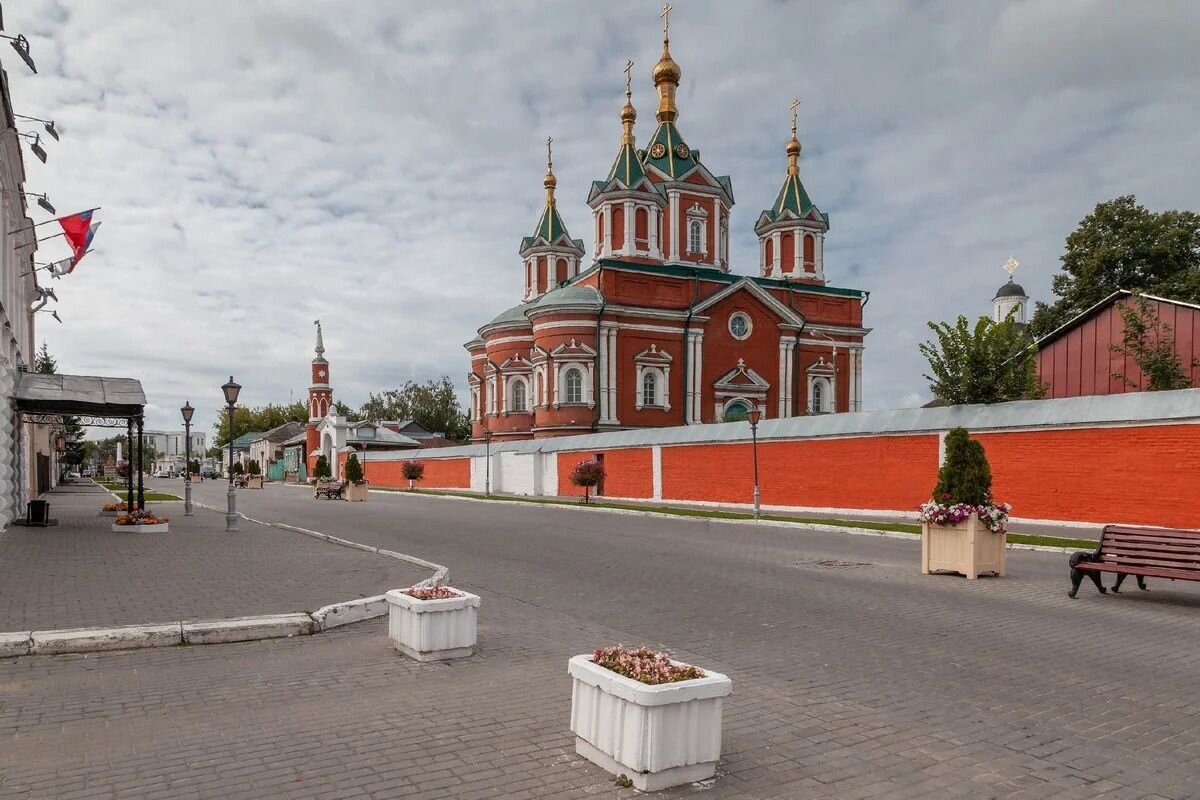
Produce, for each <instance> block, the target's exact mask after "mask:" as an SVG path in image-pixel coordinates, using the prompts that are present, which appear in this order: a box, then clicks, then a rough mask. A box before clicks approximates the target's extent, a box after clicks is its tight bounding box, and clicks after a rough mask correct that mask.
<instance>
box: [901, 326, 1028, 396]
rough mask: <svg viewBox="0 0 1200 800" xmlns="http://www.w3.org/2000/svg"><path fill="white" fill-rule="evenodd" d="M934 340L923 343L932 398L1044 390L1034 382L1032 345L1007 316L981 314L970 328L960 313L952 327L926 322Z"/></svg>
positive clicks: (1003, 394)
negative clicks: (994, 317)
mask: <svg viewBox="0 0 1200 800" xmlns="http://www.w3.org/2000/svg"><path fill="white" fill-rule="evenodd" d="M929 329H930V330H932V331H933V332H934V334H935V335H936V336H937V341H936V342H923V343H922V344H921V345H920V350H921V354H922V355H923V356H925V358H926V359H927V360H928V361H929V373H927V374H925V376H924V377H925V378H926V379H927V380H928V381H929V388H930V389H931V390H932V391H933V395H934V397H938V398H940V399H942V400H944V401H945V402H947V403H949V404H950V405H961V404H964V403H1003V402H1007V401H1009V400H1027V399H1032V398H1038V397H1041V396H1043V395H1044V394H1045V387H1044V386H1042V385H1041V384H1040V383H1039V382H1038V378H1037V364H1036V361H1035V359H1034V354H1035V350H1034V349H1033V347H1032V345H1031V343H1030V342H1029V340H1028V338H1027V337H1026V336H1025V335H1024V333H1023V332H1022V331H1021V330H1020V329H1019V328H1018V327H1017V324H1016V323H1015V322H1014V321H1013V320H1012V318H1011V317H1009V318H1008V319H1006V320H1005V321H1004V322H993V321H992V320H991V319H989V318H988V317H980V318H979V321H978V322H976V323H975V325H974V327H971V326H970V323H969V322H968V321H967V318H966V317H964V316H961V315H960V316H959V317H958V321H957V322H956V323H955V324H954V325H953V326H951V325H950V324H949V323H947V322H930V323H929Z"/></svg>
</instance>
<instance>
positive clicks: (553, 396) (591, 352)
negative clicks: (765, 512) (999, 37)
mask: <svg viewBox="0 0 1200 800" xmlns="http://www.w3.org/2000/svg"><path fill="white" fill-rule="evenodd" d="M669 44H670V41H669V37H668V35H667V32H666V28H665V26H664V36H663V52H662V58H660V59H659V61H658V63H657V64H655V66H654V73H653V77H654V86H655V88H656V90H657V92H658V110H657V113H656V114H655V120H656V123H657V124H656V126H655V129H654V133H653V134H652V135H651V136H650V140H649V143H648V144H647V146H646V147H645V148H639V147H638V146H637V143H636V139H635V137H634V123H635V121H636V120H637V112H636V111H635V110H634V108H633V103H632V98H631V91H630V88H629V69H628V66H627V68H626V80H625V105H624V107H623V108H622V109H621V127H622V132H621V137H620V144H619V146H618V148H617V156H616V159H615V161H614V162H613V165H612V168H611V169H610V170H609V172H608V176H607V177H606V178H605V179H604V180H600V181H595V182H593V183H592V186H591V190H590V191H589V192H588V205H589V206H590V207H591V208H592V217H593V221H594V224H593V228H594V240H593V241H594V244H593V258H592V262H591V264H590V265H588V266H585V264H584V261H583V259H584V243H583V241H582V240H580V239H572V238H571V236H570V234H568V233H567V229H566V226H565V225H564V224H563V221H562V218H561V217H560V216H559V213H558V209H557V208H556V206H555V198H554V191H555V188H556V186H557V180H556V179H555V177H554V170H553V163H552V161H551V160H550V153H549V144H550V142H549V140H547V165H546V178H545V180H544V182H543V183H544V186H545V187H546V206H545V208H544V209H543V211H542V214H541V216H540V217H539V219H538V221H537V226H536V227H535V228H534V230H533V233H532V235H530V236H527V237H525V238H524V239H522V240H521V247H520V251H519V253H520V256H521V261H522V270H523V273H524V277H525V281H524V296H523V301H522V302H521V304H520V305H517V306H514V307H512V308H510V309H508V310H507V311H505V312H504V313H502V314H500V315H499V316H498V317H496V318H495V319H493V320H492V321H491V322H489V323H487V324H486V325H484V326H483V327H481V328H480V329H479V336H478V337H477V338H475V339H473V340H472V341H470V342H468V343H467V344H466V345H465V346H466V349H467V351H468V352H469V353H470V354H471V372H470V374H469V376H468V382H469V384H470V389H471V420H472V430H473V435H474V437H475V438H476V439H477V440H478V439H481V438H482V437H483V435H484V433H485V432H488V433H490V434H491V435H492V436H494V437H496V438H498V439H528V438H541V437H546V436H565V435H571V434H579V433H587V432H591V431H608V430H619V429H623V428H644V427H655V426H668V425H694V424H699V423H706V422H721V421H729V420H732V419H740V418H744V417H745V415H746V413H747V412H748V411H749V410H750V409H751V408H753V407H757V408H758V409H760V411H761V412H762V416H763V418H764V419H766V418H774V417H791V416H797V415H801V414H812V413H828V412H838V411H855V410H858V409H859V408H861V404H862V349H863V337H864V336H865V335H866V334H867V333H868V332H869V331H868V329H866V328H864V327H863V326H862V307H863V305H865V303H866V299H867V293H866V292H862V291H859V290H856V289H841V288H836V287H833V286H830V285H828V284H827V282H826V275H825V263H824V258H823V251H824V247H823V242H824V239H825V233H826V231H828V230H829V216H828V215H827V214H825V213H823V212H821V211H820V210H819V209H818V208H817V207H816V206H815V205H813V202H812V200H811V199H810V198H809V196H808V193H807V192H806V191H805V190H804V185H803V184H802V183H801V182H800V142H799V141H798V140H797V138H796V114H795V107H796V104H795V103H793V105H792V109H793V110H792V138H791V140H790V141H789V142H788V143H787V170H786V173H785V176H784V179H783V187H782V188H781V189H780V190H779V194H778V196H777V197H776V198H775V202H774V203H772V204H771V207H770V208H768V209H767V210H765V211H763V212H761V213H760V214H759V215H758V218H757V221H756V222H755V226H754V232H755V233H756V234H757V235H758V240H759V265H758V272H759V274H758V275H757V276H750V275H738V274H735V273H733V272H731V271H730V265H729V215H730V210H731V209H732V207H733V185H732V182H731V181H730V179H729V177H728V176H727V175H714V174H713V173H712V171H710V169H709V168H708V165H707V164H705V163H704V162H703V161H702V160H701V157H700V151H699V150H696V149H693V148H692V147H691V146H689V145H688V143H687V142H686V141H685V140H684V138H683V135H682V134H681V133H680V130H679V128H678V126H677V125H676V121H677V117H678V115H679V114H678V110H677V108H676V105H675V92H676V89H677V88H678V87H679V78H680V68H679V65H678V64H677V63H675V60H674V59H672V58H671V53H670V49H669ZM629 66H632V65H629Z"/></svg>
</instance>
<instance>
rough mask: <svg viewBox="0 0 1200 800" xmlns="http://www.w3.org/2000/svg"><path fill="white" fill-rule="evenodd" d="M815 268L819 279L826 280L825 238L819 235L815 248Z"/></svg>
mask: <svg viewBox="0 0 1200 800" xmlns="http://www.w3.org/2000/svg"><path fill="white" fill-rule="evenodd" d="M813 261H814V264H813V266H814V268H815V269H816V271H817V277H818V278H820V279H822V280H824V279H825V236H824V235H823V234H820V233H818V234H817V241H816V246H815V247H814V248H813Z"/></svg>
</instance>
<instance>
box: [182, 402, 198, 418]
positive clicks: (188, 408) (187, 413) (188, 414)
mask: <svg viewBox="0 0 1200 800" xmlns="http://www.w3.org/2000/svg"><path fill="white" fill-rule="evenodd" d="M179 413H180V414H183V421H184V422H187V423H190V422H191V421H192V414H195V413H196V409H194V408H192V404H191V402H186V403H184V404H183V408H181V409H179Z"/></svg>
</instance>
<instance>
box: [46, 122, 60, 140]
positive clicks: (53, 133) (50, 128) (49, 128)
mask: <svg viewBox="0 0 1200 800" xmlns="http://www.w3.org/2000/svg"><path fill="white" fill-rule="evenodd" d="M44 125H45V128H46V133H48V134H50V138H51V139H53V140H54V141H56V142H57V141H58V129H57V128H55V127H54V120H52V119H51V120H47V121H46V122H45V123H44Z"/></svg>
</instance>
